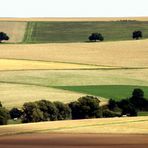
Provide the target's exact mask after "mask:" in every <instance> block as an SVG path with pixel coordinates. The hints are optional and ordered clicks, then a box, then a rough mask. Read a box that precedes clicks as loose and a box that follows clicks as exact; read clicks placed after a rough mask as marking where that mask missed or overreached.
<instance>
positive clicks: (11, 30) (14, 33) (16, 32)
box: [0, 19, 27, 43]
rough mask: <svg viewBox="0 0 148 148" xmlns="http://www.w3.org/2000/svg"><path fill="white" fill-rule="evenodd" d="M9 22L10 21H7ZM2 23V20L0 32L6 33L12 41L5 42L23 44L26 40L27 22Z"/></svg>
mask: <svg viewBox="0 0 148 148" xmlns="http://www.w3.org/2000/svg"><path fill="white" fill-rule="evenodd" d="M7 21H9V20H7ZM7 21H4V22H3V21H1V19H0V31H1V32H6V33H7V35H8V36H9V37H10V40H8V41H5V42H13V43H18V42H21V41H22V40H23V38H24V34H25V31H26V27H27V22H10V21H9V22H7Z"/></svg>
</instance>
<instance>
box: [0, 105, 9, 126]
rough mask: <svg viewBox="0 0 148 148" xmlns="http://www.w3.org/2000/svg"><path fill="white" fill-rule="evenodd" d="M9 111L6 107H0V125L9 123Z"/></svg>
mask: <svg viewBox="0 0 148 148" xmlns="http://www.w3.org/2000/svg"><path fill="white" fill-rule="evenodd" d="M8 119H9V113H8V111H7V110H6V109H5V108H4V107H0V125H5V124H7V121H8Z"/></svg>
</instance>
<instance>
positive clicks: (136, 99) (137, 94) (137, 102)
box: [130, 88, 147, 110]
mask: <svg viewBox="0 0 148 148" xmlns="http://www.w3.org/2000/svg"><path fill="white" fill-rule="evenodd" d="M130 102H131V103H132V104H133V105H134V106H135V108H136V109H138V110H145V108H146V104H147V100H146V99H145V98H144V92H143V90H142V89H140V88H136V89H134V90H133V92H132V97H131V98H130Z"/></svg>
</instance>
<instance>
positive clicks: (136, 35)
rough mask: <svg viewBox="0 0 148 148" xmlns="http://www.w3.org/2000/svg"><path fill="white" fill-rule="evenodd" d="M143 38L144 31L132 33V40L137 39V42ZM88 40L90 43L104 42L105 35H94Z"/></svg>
mask: <svg viewBox="0 0 148 148" xmlns="http://www.w3.org/2000/svg"><path fill="white" fill-rule="evenodd" d="M142 36H143V35H142V31H134V32H133V33H132V38H133V39H136V40H138V39H140V38H142ZM88 39H89V41H94V42H96V41H104V37H103V35H102V34H101V33H92V34H91V35H90V36H89V37H88Z"/></svg>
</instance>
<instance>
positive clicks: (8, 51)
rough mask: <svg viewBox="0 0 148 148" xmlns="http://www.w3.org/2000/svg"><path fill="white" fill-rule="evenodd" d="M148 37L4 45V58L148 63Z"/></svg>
mask: <svg viewBox="0 0 148 148" xmlns="http://www.w3.org/2000/svg"><path fill="white" fill-rule="evenodd" d="M147 47H148V40H138V41H119V42H106V43H51V44H29V45H28V44H25V45H24V44H19V45H16V44H11V45H10V44H7V45H0V53H1V54H0V58H3V59H4V58H15V59H31V60H44V61H58V62H70V63H81V64H93V65H104V66H115V67H116V66H119V67H140V68H142V67H146V68H147V67H148V49H147Z"/></svg>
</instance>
